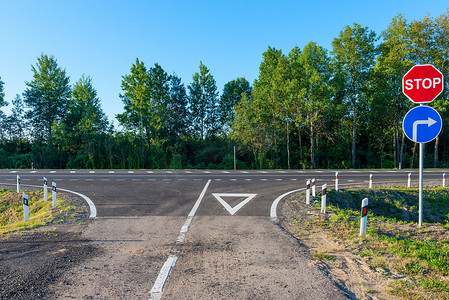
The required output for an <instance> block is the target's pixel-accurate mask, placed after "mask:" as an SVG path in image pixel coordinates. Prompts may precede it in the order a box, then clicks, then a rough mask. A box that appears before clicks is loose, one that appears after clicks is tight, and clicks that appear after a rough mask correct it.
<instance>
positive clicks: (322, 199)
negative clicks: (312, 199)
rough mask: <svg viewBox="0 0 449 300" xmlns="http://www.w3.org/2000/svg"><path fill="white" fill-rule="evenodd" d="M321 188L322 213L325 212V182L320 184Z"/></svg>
mask: <svg viewBox="0 0 449 300" xmlns="http://www.w3.org/2000/svg"><path fill="white" fill-rule="evenodd" d="M322 189H323V193H322V194H321V212H322V213H323V214H325V213H326V189H327V184H324V185H323V186H322Z"/></svg>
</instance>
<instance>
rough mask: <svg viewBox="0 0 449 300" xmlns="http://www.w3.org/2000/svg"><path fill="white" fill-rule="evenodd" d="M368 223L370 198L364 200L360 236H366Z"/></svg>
mask: <svg viewBox="0 0 449 300" xmlns="http://www.w3.org/2000/svg"><path fill="white" fill-rule="evenodd" d="M367 222H368V198H365V199H363V200H362V217H361V218H360V236H363V235H365V234H366V224H367Z"/></svg>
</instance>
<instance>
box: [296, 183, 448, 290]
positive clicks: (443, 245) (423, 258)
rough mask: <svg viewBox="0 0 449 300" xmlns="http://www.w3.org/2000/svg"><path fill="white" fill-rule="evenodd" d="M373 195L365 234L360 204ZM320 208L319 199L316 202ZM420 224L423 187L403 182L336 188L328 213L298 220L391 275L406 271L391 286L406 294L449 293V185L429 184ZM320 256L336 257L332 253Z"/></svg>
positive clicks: (320, 256)
mask: <svg viewBox="0 0 449 300" xmlns="http://www.w3.org/2000/svg"><path fill="white" fill-rule="evenodd" d="M365 197H367V198H368V199H369V206H368V207H369V213H368V226H367V234H366V236H364V237H359V230H360V209H361V201H362V199H363V198H365ZM315 207H316V209H317V210H319V203H316V204H315ZM423 207H424V209H423V222H424V226H423V227H421V228H418V223H417V222H418V190H417V189H408V188H400V187H391V188H375V189H369V190H363V189H362V190H350V189H348V190H343V191H338V192H336V191H330V192H328V195H327V210H328V214H326V215H325V216H324V215H320V214H314V215H315V217H312V218H309V221H308V222H307V223H304V222H303V220H302V221H301V222H298V224H297V225H296V226H298V227H302V228H303V229H304V228H309V229H310V228H319V229H321V230H322V231H323V232H325V233H326V234H327V235H330V236H331V237H332V238H333V239H336V240H337V241H338V243H339V244H341V245H343V246H344V248H345V249H346V250H349V251H351V252H352V253H354V254H355V255H357V256H358V257H361V258H362V259H363V260H364V261H365V262H366V263H367V264H368V265H369V267H370V268H372V269H375V270H379V271H382V273H383V274H384V275H385V276H391V274H392V272H393V273H394V274H400V275H401V276H399V278H400V279H397V280H394V281H393V283H392V284H390V286H389V287H388V290H387V292H388V293H389V294H391V295H393V296H397V297H400V298H405V299H449V190H448V189H445V188H427V189H425V190H424V204H423ZM313 256H314V257H315V258H316V259H319V260H325V259H332V255H330V254H328V253H320V252H318V253H317V254H313Z"/></svg>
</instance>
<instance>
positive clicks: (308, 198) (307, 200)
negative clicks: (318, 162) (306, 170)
mask: <svg viewBox="0 0 449 300" xmlns="http://www.w3.org/2000/svg"><path fill="white" fill-rule="evenodd" d="M306 204H310V180H307V188H306Z"/></svg>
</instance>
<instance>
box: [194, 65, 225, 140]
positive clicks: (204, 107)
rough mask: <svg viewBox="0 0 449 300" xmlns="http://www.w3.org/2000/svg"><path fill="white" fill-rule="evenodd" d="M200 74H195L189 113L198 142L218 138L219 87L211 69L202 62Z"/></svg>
mask: <svg viewBox="0 0 449 300" xmlns="http://www.w3.org/2000/svg"><path fill="white" fill-rule="evenodd" d="M199 69H200V70H199V72H197V73H195V74H193V77H192V83H191V84H190V85H189V86H188V89H189V105H188V107H189V111H190V120H191V127H192V135H193V137H194V138H195V139H197V140H203V141H204V140H205V139H207V138H211V137H214V136H216V134H217V132H218V129H219V126H218V125H219V123H218V122H217V120H218V116H217V97H218V92H217V85H216V83H215V79H214V77H213V76H212V74H211V73H210V71H209V69H208V68H207V67H206V66H205V65H204V64H203V63H202V62H200V67H199Z"/></svg>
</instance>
